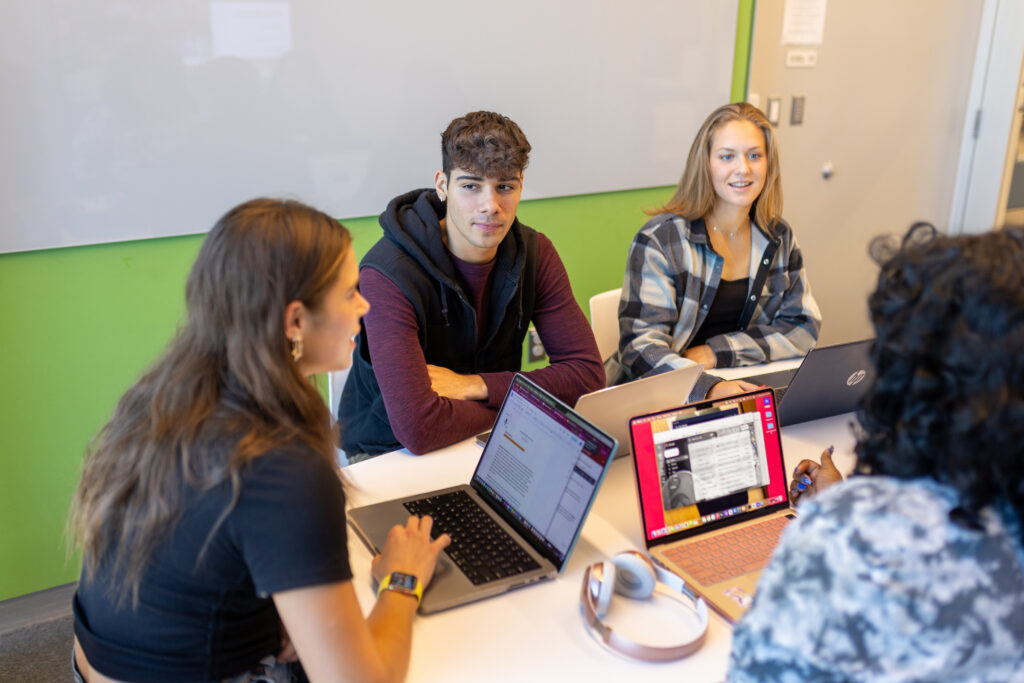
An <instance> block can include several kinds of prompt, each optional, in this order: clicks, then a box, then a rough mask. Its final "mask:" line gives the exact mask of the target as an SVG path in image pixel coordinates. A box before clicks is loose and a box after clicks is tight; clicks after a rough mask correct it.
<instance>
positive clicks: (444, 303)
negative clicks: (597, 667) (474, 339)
mask: <svg viewBox="0 0 1024 683" xmlns="http://www.w3.org/2000/svg"><path fill="white" fill-rule="evenodd" d="M438 284H440V285H441V317H442V318H444V326H445V327H451V323H450V322H448V295H447V294H446V293H445V292H446V291H447V289H448V288H447V287H445V286H444V283H443V282H441V281H440V280H438Z"/></svg>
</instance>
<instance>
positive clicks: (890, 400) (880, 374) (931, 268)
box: [857, 223, 1024, 526]
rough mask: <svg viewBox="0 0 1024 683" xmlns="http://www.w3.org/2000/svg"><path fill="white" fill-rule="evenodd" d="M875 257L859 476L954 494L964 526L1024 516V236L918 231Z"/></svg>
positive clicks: (880, 245) (888, 243) (877, 248)
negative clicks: (995, 516)
mask: <svg viewBox="0 0 1024 683" xmlns="http://www.w3.org/2000/svg"><path fill="white" fill-rule="evenodd" d="M871 253H872V257H873V258H874V259H875V260H876V261H877V262H878V263H879V264H880V265H881V273H880V274H879V276H878V288H877V289H876V290H875V292H874V294H872V295H871V297H870V299H869V308H870V313H871V318H872V322H873V323H874V326H875V331H876V334H877V338H876V340H875V343H874V346H873V348H872V352H871V353H872V360H873V362H874V365H875V368H876V371H877V372H876V376H875V380H874V383H873V384H872V386H871V387H870V389H869V390H868V393H867V395H866V396H865V398H864V401H863V403H862V404H861V410H860V421H861V425H862V428H863V430H862V432H861V433H860V434H859V438H858V443H857V456H858V463H857V472H858V473H861V474H882V475H889V476H894V477H899V478H903V479H910V478H915V477H930V478H932V479H934V480H936V481H938V482H941V483H943V484H946V485H948V486H951V487H952V488H953V489H955V490H956V491H957V492H958V494H959V501H958V507H957V508H955V509H954V510H953V513H952V515H951V516H952V517H953V519H954V520H955V521H957V522H958V523H961V524H964V525H967V526H976V525H977V524H978V515H979V513H980V512H981V510H982V509H983V508H985V507H986V506H988V505H991V504H993V503H996V502H998V501H1000V500H1003V501H1006V502H1008V503H1009V504H1010V505H1012V507H1013V508H1014V509H1015V510H1016V511H1017V513H1018V515H1020V516H1021V517H1022V518H1024V231H1021V230H1016V229H1007V230H1002V231H994V232H990V233H986V234H983V235H971V236H960V237H948V236H945V235H941V234H939V233H938V232H937V231H936V230H935V228H934V227H933V226H931V225H929V224H927V223H917V224H915V225H913V226H912V227H911V228H910V231H909V232H908V233H907V234H906V236H905V237H904V238H903V240H902V243H897V242H895V241H894V240H892V239H876V240H875V241H874V242H873V243H872V245H871Z"/></svg>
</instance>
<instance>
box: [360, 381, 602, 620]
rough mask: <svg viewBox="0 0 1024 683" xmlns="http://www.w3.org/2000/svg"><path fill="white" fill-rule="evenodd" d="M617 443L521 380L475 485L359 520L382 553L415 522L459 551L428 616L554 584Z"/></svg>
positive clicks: (369, 511)
mask: <svg viewBox="0 0 1024 683" xmlns="http://www.w3.org/2000/svg"><path fill="white" fill-rule="evenodd" d="M615 448H616V442H615V439H613V438H612V437H611V436H609V435H608V434H606V433H605V432H603V431H601V430H600V429H598V428H597V427H595V426H594V425H592V424H590V423H589V422H588V421H587V420H585V419H583V418H582V417H580V416H579V415H578V414H576V412H575V411H573V410H572V409H571V408H569V406H567V405H565V404H564V403H562V402H561V401H559V400H558V399H557V398H555V397H554V396H552V395H551V394H549V393H547V392H546V391H544V390H543V389H541V388H540V387H538V386H537V385H536V384H534V383H533V382H531V381H530V380H528V379H527V378H526V377H525V376H523V375H516V376H515V378H514V379H513V380H512V385H511V386H510V387H509V390H508V393H507V394H506V395H505V400H504V402H503V403H502V405H501V410H500V411H499V412H498V417H497V419H496V420H495V423H494V429H493V430H492V432H491V436H490V438H489V439H488V440H487V444H486V445H485V446H484V450H483V453H482V454H481V456H480V462H479V463H478V464H477V467H476V471H475V472H474V473H473V478H472V480H471V481H470V483H469V484H464V485H461V486H453V487H450V488H447V489H442V490H439V491H431V492H429V493H424V494H418V495H415V496H408V497H406V498H401V499H397V500H391V501H387V502H384V503H377V504H375V505H368V506H366V507H361V508H357V509H355V510H351V511H350V512H349V515H348V520H349V523H350V524H351V525H352V527H353V528H354V529H355V531H356V533H357V534H358V535H359V537H360V538H361V539H363V542H364V543H366V545H367V546H368V547H369V548H370V550H371V551H372V552H375V553H376V552H378V551H379V549H380V548H381V547H383V545H384V541H385V539H386V538H387V534H388V531H389V530H390V529H391V527H393V526H394V525H395V524H404V523H405V521H406V520H407V519H408V517H409V515H410V514H419V515H423V514H430V516H431V517H433V518H434V536H435V537H436V536H438V535H439V534H441V533H442V532H447V533H449V534H451V536H452V544H451V545H450V546H449V547H448V548H447V549H446V550H445V552H444V554H443V555H442V556H441V558H440V560H439V561H438V564H437V570H436V571H435V573H434V578H433V579H432V580H431V582H430V585H429V586H428V587H427V590H426V592H424V594H423V602H422V603H421V604H420V611H421V612H423V613H424V614H429V613H431V612H438V611H440V610H444V609H448V608H450V607H455V606H457V605H462V604H465V603H467V602H472V601H474V600H480V599H482V598H487V597H490V596H493V595H498V594H500V593H505V592H507V591H510V590H513V589H515V588H519V587H521V586H525V585H527V584H531V583H535V582H537V581H541V580H543V579H550V578H554V577H555V576H556V575H557V574H558V573H560V572H561V571H562V570H563V569H564V568H565V565H566V563H567V562H568V561H569V556H570V555H571V554H572V551H573V548H574V547H575V546H576V541H577V540H578V539H579V536H580V531H581V530H582V529H583V522H584V521H585V520H586V518H587V513H588V512H589V511H590V508H591V506H592V505H593V503H594V499H595V498H596V497H597V491H598V488H600V486H601V482H602V481H603V480H604V476H605V474H606V473H607V472H608V467H609V466H610V465H611V462H612V458H613V456H614V455H615Z"/></svg>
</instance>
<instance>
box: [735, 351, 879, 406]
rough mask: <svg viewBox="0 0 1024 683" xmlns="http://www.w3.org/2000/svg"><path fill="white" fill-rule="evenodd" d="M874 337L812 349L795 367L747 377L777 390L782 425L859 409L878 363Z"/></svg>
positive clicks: (750, 380) (751, 380) (746, 378)
mask: <svg viewBox="0 0 1024 683" xmlns="http://www.w3.org/2000/svg"><path fill="white" fill-rule="evenodd" d="M873 343H874V339H865V340H863V341H857V342H849V343H847V344H836V345H834V346H821V347H817V348H814V349H811V351H810V353H808V354H807V357H806V358H804V361H803V362H802V363H801V364H800V367H798V368H796V369H795V370H783V371H781V372H769V373H767V374H764V375H755V376H753V377H744V378H743V379H745V380H746V381H748V382H753V383H754V384H765V385H767V386H770V387H772V388H774V389H775V397H776V400H777V401H778V403H779V422H780V423H781V424H782V425H791V424H798V423H800V422H810V421H811V420H818V419H821V418H823V417H830V416H832V415H841V414H842V413H849V412H852V411H854V410H856V409H857V404H858V402H859V401H860V399H861V397H862V396H863V395H864V392H866V391H867V388H868V386H870V385H871V380H872V379H873V378H874V375H875V373H874V366H872V365H871V359H870V357H869V355H868V354H869V353H870V351H871V345H872V344H873Z"/></svg>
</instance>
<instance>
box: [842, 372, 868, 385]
mask: <svg viewBox="0 0 1024 683" xmlns="http://www.w3.org/2000/svg"><path fill="white" fill-rule="evenodd" d="M867 374H868V373H867V372H866V371H864V370H858V371H857V372H855V373H853V374H852V375H850V376H849V377H847V378H846V386H848V387H852V386H853V385H855V384H860V382H861V380H863V379H864V378H865V377H867Z"/></svg>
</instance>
